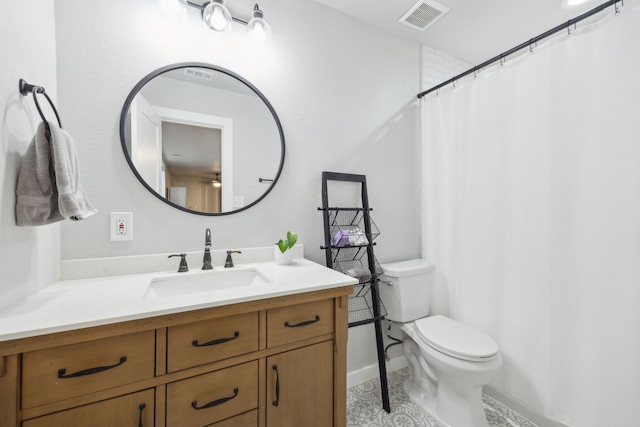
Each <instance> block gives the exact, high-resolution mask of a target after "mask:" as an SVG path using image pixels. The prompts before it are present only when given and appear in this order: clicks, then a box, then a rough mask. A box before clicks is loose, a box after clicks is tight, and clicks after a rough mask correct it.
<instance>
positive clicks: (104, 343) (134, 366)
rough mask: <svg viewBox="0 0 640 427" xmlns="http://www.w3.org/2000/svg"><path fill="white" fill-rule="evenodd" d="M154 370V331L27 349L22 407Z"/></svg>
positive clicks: (149, 375) (136, 378) (145, 375)
mask: <svg viewBox="0 0 640 427" xmlns="http://www.w3.org/2000/svg"><path fill="white" fill-rule="evenodd" d="M154 371H155V332H154V331H145V332H140V333H136V334H129V335H123V336H119V337H114V338H105V339H100V340H95V341H88V342H83V343H79V344H71V345H66V346H61V347H53V348H50V349H46V350H39V351H33V352H29V353H25V354H24V355H23V357H22V407H23V408H31V407H34V406H37V405H42V404H44V403H50V402H54V401H59V400H64V399H68V398H71V397H75V396H81V395H84V394H87V393H92V392H96V391H99V390H106V389H109V388H113V387H117V386H120V385H123V384H130V383H134V382H137V381H141V380H144V379H148V378H153V375H154Z"/></svg>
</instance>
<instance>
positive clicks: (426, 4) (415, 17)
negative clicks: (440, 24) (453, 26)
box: [399, 0, 449, 31]
mask: <svg viewBox="0 0 640 427" xmlns="http://www.w3.org/2000/svg"><path fill="white" fill-rule="evenodd" d="M448 11H449V8H448V7H446V6H443V5H441V4H440V3H436V2H435V1H431V0H420V1H419V2H418V3H416V4H415V5H413V7H412V8H411V9H409V11H408V12H407V13H405V14H404V16H403V17H402V18H400V20H399V21H400V22H401V23H403V24H405V25H408V26H410V27H411V28H415V29H416V30H420V31H424V30H426V29H427V28H429V26H431V25H432V24H433V23H434V22H436V21H437V20H438V19H440V18H442V16H443V15H444V14H445V13H447V12H448Z"/></svg>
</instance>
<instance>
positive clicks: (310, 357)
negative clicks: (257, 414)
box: [267, 341, 333, 427]
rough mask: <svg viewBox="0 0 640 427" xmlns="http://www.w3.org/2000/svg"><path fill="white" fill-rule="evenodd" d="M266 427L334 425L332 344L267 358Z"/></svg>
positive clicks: (321, 344) (320, 344)
mask: <svg viewBox="0 0 640 427" xmlns="http://www.w3.org/2000/svg"><path fill="white" fill-rule="evenodd" d="M267 372H268V374H267V378H268V380H267V384H268V387H267V426H268V427H272V426H274V427H277V426H305V427H331V426H333V346H332V345H331V341H324V342H321V343H319V344H314V345H310V346H307V347H303V348H299V349H296V350H291V351H288V352H285V353H281V354H277V355H274V356H271V357H269V358H268V359H267Z"/></svg>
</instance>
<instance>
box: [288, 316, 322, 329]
mask: <svg viewBox="0 0 640 427" xmlns="http://www.w3.org/2000/svg"><path fill="white" fill-rule="evenodd" d="M318 321H320V316H316V318H315V319H314V320H305V321H304V322H300V323H296V324H295V325H290V324H289V322H284V326H286V327H287V328H297V327H299V326H307V325H311V324H313V323H316V322H318Z"/></svg>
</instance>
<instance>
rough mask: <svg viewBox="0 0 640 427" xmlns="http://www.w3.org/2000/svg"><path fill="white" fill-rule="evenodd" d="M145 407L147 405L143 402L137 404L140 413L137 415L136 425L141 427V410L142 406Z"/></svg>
mask: <svg viewBox="0 0 640 427" xmlns="http://www.w3.org/2000/svg"><path fill="white" fill-rule="evenodd" d="M146 407H147V405H145V404H144V403H141V404H140V405H139V406H138V410H139V411H140V415H138V427H143V426H142V410H143V409H144V408H146Z"/></svg>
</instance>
